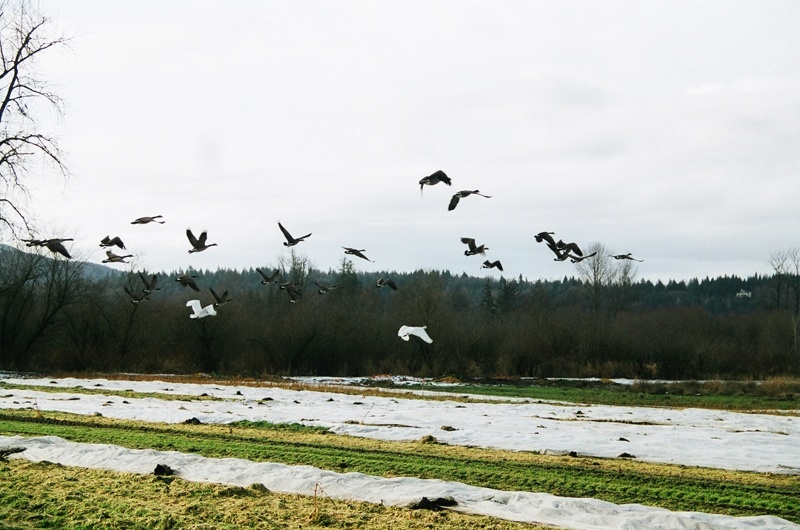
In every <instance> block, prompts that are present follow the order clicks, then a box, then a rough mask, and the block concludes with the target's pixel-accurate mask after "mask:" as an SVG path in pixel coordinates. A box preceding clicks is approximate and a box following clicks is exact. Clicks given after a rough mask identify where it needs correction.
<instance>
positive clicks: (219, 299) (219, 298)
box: [208, 287, 231, 307]
mask: <svg viewBox="0 0 800 530" xmlns="http://www.w3.org/2000/svg"><path fill="white" fill-rule="evenodd" d="M208 290H209V291H211V295H212V296H213V297H214V305H215V306H217V307H219V306H221V305H222V304H227V303H228V302H230V301H231V298H230V296H228V291H225V292H223V293H222V295H218V294H217V292H216V291H215V290H214V289H212V288H211V287H209V288H208Z"/></svg>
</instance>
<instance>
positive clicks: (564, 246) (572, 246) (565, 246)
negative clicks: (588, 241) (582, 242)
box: [556, 239, 583, 261]
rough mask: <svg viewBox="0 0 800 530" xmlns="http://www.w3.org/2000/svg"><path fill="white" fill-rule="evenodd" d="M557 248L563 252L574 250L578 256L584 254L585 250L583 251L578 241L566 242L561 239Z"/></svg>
mask: <svg viewBox="0 0 800 530" xmlns="http://www.w3.org/2000/svg"><path fill="white" fill-rule="evenodd" d="M556 248H557V249H558V250H560V251H561V252H566V253H569V252H572V253H573V254H575V255H576V256H583V251H581V249H580V247H578V244H577V243H564V241H562V240H561V239H559V240H558V243H556ZM562 261H563V260H562Z"/></svg>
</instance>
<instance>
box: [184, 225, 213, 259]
mask: <svg viewBox="0 0 800 530" xmlns="http://www.w3.org/2000/svg"><path fill="white" fill-rule="evenodd" d="M186 237H187V238H188V239H189V243H191V244H192V249H191V250H190V251H189V254H191V253H192V252H202V251H204V250H205V249H207V248H210V247H216V246H217V244H216V243H209V244H206V239H207V238H208V233H207V232H206V231H205V230H203V232H202V233H201V234H200V237H194V234H193V233H192V231H191V230H189V229H186Z"/></svg>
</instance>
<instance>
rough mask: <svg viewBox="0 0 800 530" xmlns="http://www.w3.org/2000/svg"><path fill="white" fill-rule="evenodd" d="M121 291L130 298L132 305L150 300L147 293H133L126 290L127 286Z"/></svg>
mask: <svg viewBox="0 0 800 530" xmlns="http://www.w3.org/2000/svg"><path fill="white" fill-rule="evenodd" d="M123 289H125V292H126V293H127V294H128V296H130V297H131V303H132V304H138V303H139V302H143V301H145V300H150V295H149V294H147V293H134V292H133V291H131V290H130V289H129V288H128V286H127V285H126V286H125V287H123Z"/></svg>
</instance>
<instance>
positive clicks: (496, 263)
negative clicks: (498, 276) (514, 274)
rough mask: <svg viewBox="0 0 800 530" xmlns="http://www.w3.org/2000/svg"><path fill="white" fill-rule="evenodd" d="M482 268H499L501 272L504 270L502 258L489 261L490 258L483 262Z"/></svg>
mask: <svg viewBox="0 0 800 530" xmlns="http://www.w3.org/2000/svg"><path fill="white" fill-rule="evenodd" d="M481 269H499V270H500V272H502V271H503V264H502V263H500V260H495V261H489V260H488V259H487V260H486V261H484V262H483V265H481Z"/></svg>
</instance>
